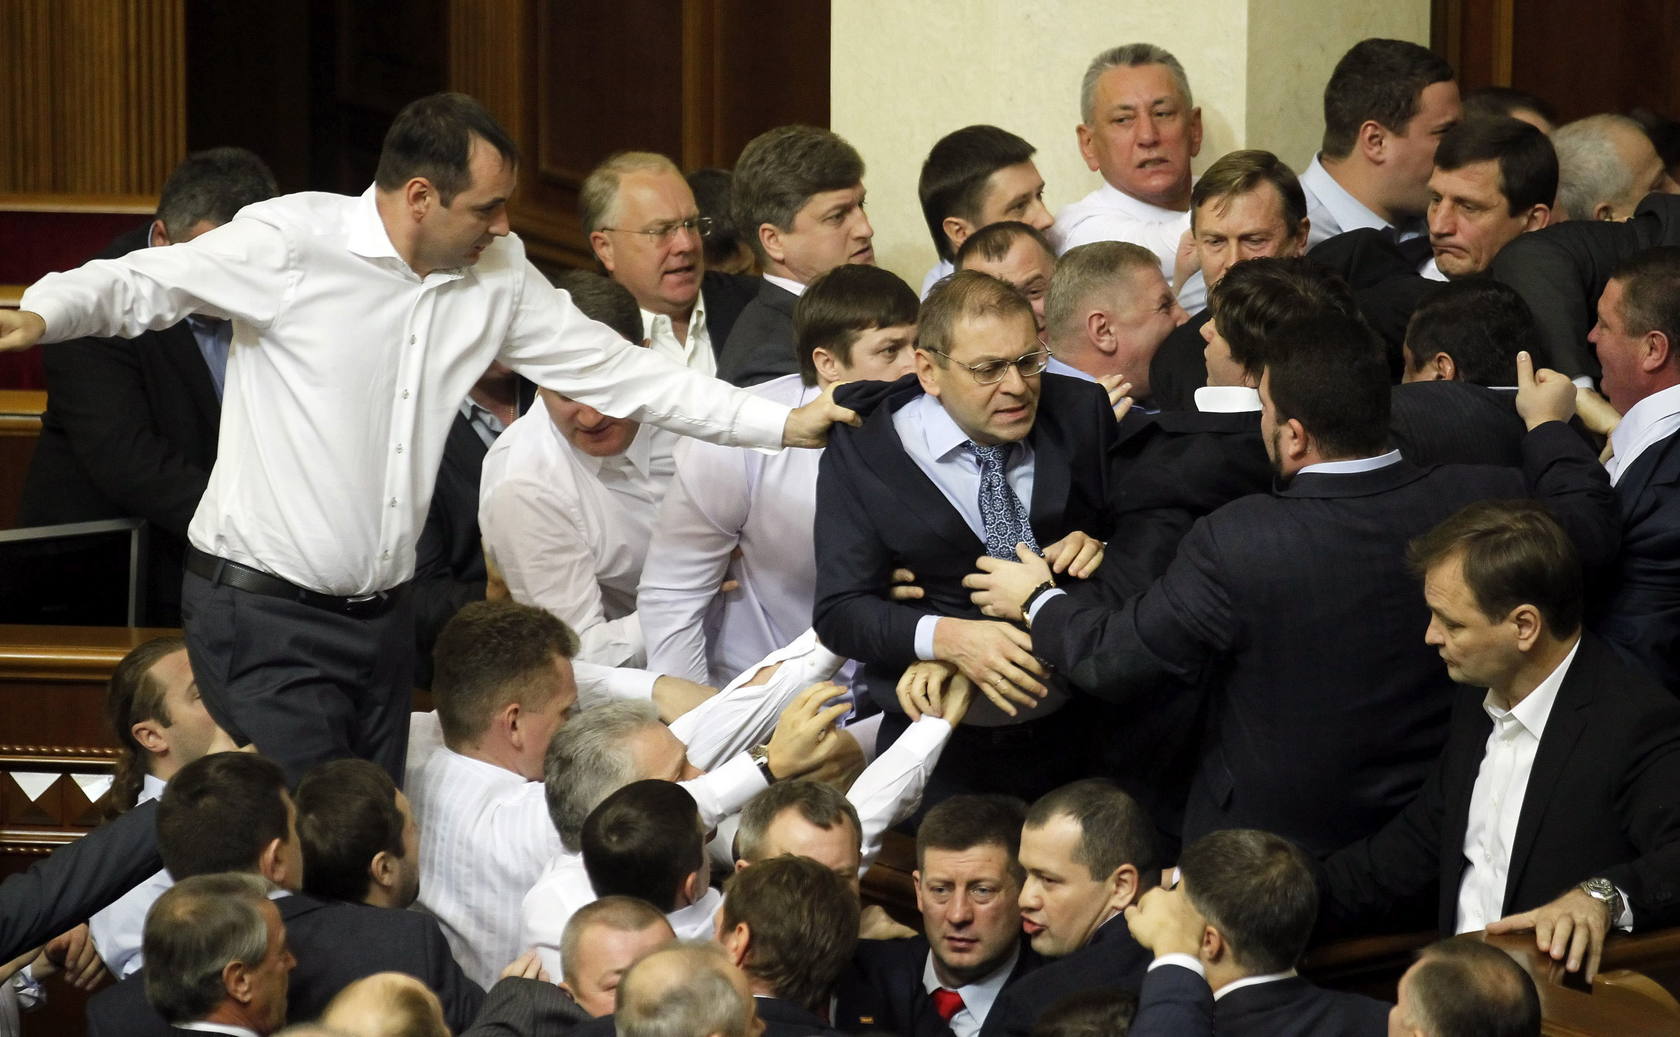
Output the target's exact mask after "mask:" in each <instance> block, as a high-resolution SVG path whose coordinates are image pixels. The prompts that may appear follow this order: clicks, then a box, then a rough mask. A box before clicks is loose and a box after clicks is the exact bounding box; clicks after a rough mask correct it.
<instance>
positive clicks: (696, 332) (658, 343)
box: [642, 292, 717, 378]
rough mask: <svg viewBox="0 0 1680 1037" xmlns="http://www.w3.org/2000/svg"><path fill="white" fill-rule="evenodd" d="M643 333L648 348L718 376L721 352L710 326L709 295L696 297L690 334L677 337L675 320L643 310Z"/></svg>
mask: <svg viewBox="0 0 1680 1037" xmlns="http://www.w3.org/2000/svg"><path fill="white" fill-rule="evenodd" d="M642 334H643V335H644V336H646V338H647V342H648V348H650V349H652V350H653V351H654V352H655V353H658V354H659V355H660V356H663V357H669V358H670V359H671V360H673V361H675V362H676V363H678V364H681V365H682V366H683V367H686V368H688V369H689V370H690V371H695V372H697V373H699V374H703V375H708V376H710V377H713V378H715V377H717V352H716V351H715V350H713V349H712V329H711V326H710V325H708V324H707V323H706V293H705V292H701V293H699V294H697V295H695V297H694V310H693V312H692V313H690V314H689V315H688V333H687V334H686V335H684V336H683V337H682V338H678V337H677V326H676V325H675V324H674V323H672V321H671V318H670V317H667V316H666V315H665V314H663V313H654V312H653V311H652V310H643V311H642Z"/></svg>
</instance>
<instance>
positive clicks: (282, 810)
mask: <svg viewBox="0 0 1680 1037" xmlns="http://www.w3.org/2000/svg"><path fill="white" fill-rule="evenodd" d="M290 815H291V805H290V802H289V797H288V796H287V794H286V772H285V771H283V770H281V769H280V765H279V764H277V763H275V762H274V761H272V760H269V759H267V758H265V757H262V756H258V755H256V754H254V753H240V752H231V753H212V754H211V755H209V756H206V757H203V758H202V759H199V760H197V761H195V762H193V763H190V764H188V765H187V766H186V767H183V768H182V769H181V771H180V773H178V774H176V775H175V777H174V778H173V779H172V780H171V781H170V782H169V785H168V787H167V788H165V789H164V792H163V797H162V798H161V799H160V800H159V802H158V812H157V828H158V852H159V854H160V855H161V856H162V857H163V866H164V868H165V869H167V870H168V872H169V874H170V875H171V876H173V877H174V879H175V880H176V881H177V882H179V881H180V880H181V879H184V878H189V877H191V876H193V875H209V874H213V873H216V872H224V871H257V870H259V868H260V867H261V863H262V860H263V857H264V855H265V854H267V853H269V852H270V850H271V847H273V846H274V845H275V844H276V842H278V843H280V844H282V845H284V844H287V843H289V842H290V841H291V840H292V839H293V838H294V837H295V836H294V833H293V831H292V826H291V816H290ZM302 879H303V876H302V875H298V876H295V878H294V881H295V882H298V883H301V881H302Z"/></svg>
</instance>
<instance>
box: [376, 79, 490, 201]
mask: <svg viewBox="0 0 1680 1037" xmlns="http://www.w3.org/2000/svg"><path fill="white" fill-rule="evenodd" d="M475 139H477V140H482V141H483V142H484V143H485V144H487V145H489V146H490V147H492V148H495V149H496V151H497V152H498V153H499V154H500V155H501V156H502V161H503V162H505V163H517V162H518V161H519V149H518V148H517V147H515V146H514V143H513V138H511V137H509V136H508V135H507V131H506V130H504V129H502V127H501V125H500V124H499V123H497V122H496V120H495V118H493V117H492V116H491V115H490V113H489V112H488V111H486V110H485V108H484V106H483V105H482V104H479V103H478V101H476V100H475V99H473V98H471V97H468V96H467V95H466V94H458V93H442V94H432V95H430V96H428V97H422V98H420V99H419V100H417V101H411V102H409V104H408V105H407V106H406V107H404V108H403V110H402V111H400V112H398V113H397V117H396V119H395V120H393V121H392V123H391V128H390V129H389V130H387V131H386V132H385V143H384V144H383V145H382V146H381V147H380V151H379V168H378V169H377V170H376V171H375V172H374V176H373V182H374V184H375V186H377V187H378V188H379V190H381V191H386V192H392V191H400V190H401V189H402V187H403V185H404V184H406V183H408V182H409V181H410V180H412V179H414V178H416V177H423V178H424V179H426V180H427V181H429V182H430V183H431V185H432V187H433V189H434V190H436V191H437V194H438V200H439V201H440V202H442V203H443V204H444V205H445V206H446V207H447V206H448V205H450V204H451V203H453V202H454V201H455V196H456V195H457V194H460V193H461V192H462V191H464V190H466V189H467V188H468V187H469V186H471V184H472V171H471V168H470V166H469V162H470V160H471V158H472V146H473V141H474V140H475Z"/></svg>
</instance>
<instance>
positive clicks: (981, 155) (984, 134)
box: [916, 125, 1037, 260]
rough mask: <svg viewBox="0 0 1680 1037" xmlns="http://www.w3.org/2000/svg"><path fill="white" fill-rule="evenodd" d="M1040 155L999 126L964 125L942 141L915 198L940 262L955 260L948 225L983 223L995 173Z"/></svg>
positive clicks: (924, 166) (931, 155)
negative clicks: (951, 222)
mask: <svg viewBox="0 0 1680 1037" xmlns="http://www.w3.org/2000/svg"><path fill="white" fill-rule="evenodd" d="M1036 150H1037V149H1036V148H1034V147H1033V146H1032V145H1031V144H1028V143H1027V142H1026V141H1025V140H1023V139H1021V138H1020V137H1017V136H1016V135H1015V134H1013V133H1010V132H1009V131H1008V130H1005V129H1000V128H998V127H996V126H986V125H976V126H965V127H963V128H962V129H960V130H955V131H953V132H951V133H947V134H946V135H945V136H943V137H941V138H939V140H938V142H937V143H935V144H934V145H933V150H931V151H929V152H928V157H927V159H926V160H925V161H923V163H922V176H921V180H920V181H919V182H918V184H917V186H916V193H917V195H918V196H920V198H921V202H922V218H923V219H924V220H926V221H927V227H928V233H929V234H931V235H933V247H934V249H935V250H936V251H937V252H938V253H939V258H940V259H945V260H954V258H955V255H956V252H955V249H953V248H952V247H951V238H950V235H948V234H946V233H945V220H946V219H947V218H949V217H952V216H955V217H957V218H959V219H962V220H966V221H967V222H968V223H970V224H976V225H977V224H979V223H980V207H981V203H983V202H984V201H985V196H986V184H987V181H989V180H990V179H991V176H992V174H993V173H995V172H997V171H998V170H1000V169H1004V168H1006V167H1008V166H1015V165H1020V164H1021V163H1022V162H1028V161H1031V159H1032V157H1033V154H1034V152H1035V151H1036Z"/></svg>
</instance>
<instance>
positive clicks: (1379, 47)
mask: <svg viewBox="0 0 1680 1037" xmlns="http://www.w3.org/2000/svg"><path fill="white" fill-rule="evenodd" d="M1459 111H1460V109H1459V99H1458V84H1457V83H1456V82H1454V81H1453V70H1452V66H1451V65H1449V64H1447V63H1446V62H1445V61H1444V60H1442V59H1441V58H1439V57H1437V56H1436V55H1435V54H1434V53H1433V52H1432V51H1430V50H1429V49H1428V48H1426V47H1420V46H1419V45H1417V44H1415V43H1409V42H1407V41H1405V40H1387V39H1368V40H1361V41H1360V42H1358V43H1356V44H1354V45H1353V47H1352V48H1350V49H1349V50H1348V52H1347V53H1346V54H1344V55H1342V58H1341V60H1340V61H1338V62H1336V68H1335V70H1334V71H1332V72H1331V73H1330V81H1329V82H1328V83H1326V84H1325V86H1324V141H1323V143H1322V145H1321V146H1320V150H1319V153H1318V154H1317V156H1315V157H1314V158H1313V161H1312V165H1310V166H1308V167H1307V171H1306V172H1305V173H1303V174H1302V175H1301V187H1302V189H1303V190H1305V191H1306V193H1307V215H1308V216H1309V217H1311V219H1312V237H1311V241H1310V244H1311V245H1317V244H1318V243H1319V242H1321V241H1324V240H1325V239H1326V238H1332V237H1335V236H1336V235H1337V234H1342V233H1345V232H1347V231H1350V230H1356V229H1359V228H1361V227H1373V228H1377V229H1379V230H1381V229H1387V228H1393V229H1394V230H1396V231H1397V232H1398V234H1399V237H1400V239H1401V240H1406V239H1408V238H1415V237H1417V236H1419V235H1420V234H1422V233H1423V229H1424V228H1423V214H1424V210H1425V209H1426V208H1427V207H1428V205H1429V195H1428V193H1427V192H1428V185H1429V174H1430V171H1431V170H1432V169H1433V168H1434V163H1435V145H1436V142H1437V141H1439V140H1440V138H1441V134H1443V133H1445V132H1446V131H1447V130H1449V129H1451V128H1452V125H1453V124H1454V123H1456V122H1457V121H1458V119H1459Z"/></svg>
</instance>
